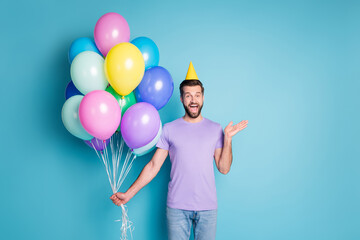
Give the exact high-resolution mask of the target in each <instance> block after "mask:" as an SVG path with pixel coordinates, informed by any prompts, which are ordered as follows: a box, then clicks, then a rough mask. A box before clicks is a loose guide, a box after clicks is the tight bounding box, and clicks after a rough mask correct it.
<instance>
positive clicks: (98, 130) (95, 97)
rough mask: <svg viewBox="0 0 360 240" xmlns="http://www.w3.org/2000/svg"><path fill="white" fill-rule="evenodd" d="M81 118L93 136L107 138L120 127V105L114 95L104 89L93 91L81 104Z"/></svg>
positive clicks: (85, 127)
mask: <svg viewBox="0 0 360 240" xmlns="http://www.w3.org/2000/svg"><path fill="white" fill-rule="evenodd" d="M79 118H80V122H81V124H82V126H83V127H84V129H85V130H86V131H87V132H88V133H89V134H91V135H92V136H94V137H96V138H98V139H101V140H106V139H108V138H110V137H111V136H112V135H113V134H114V132H115V131H116V129H117V128H118V127H119V124H120V120H121V110H120V105H119V104H118V102H117V101H116V99H115V98H114V96H113V95H111V94H110V93H108V92H106V91H104V90H95V91H91V92H89V93H88V94H86V95H85V97H84V98H83V99H82V101H81V103H80V106H79Z"/></svg>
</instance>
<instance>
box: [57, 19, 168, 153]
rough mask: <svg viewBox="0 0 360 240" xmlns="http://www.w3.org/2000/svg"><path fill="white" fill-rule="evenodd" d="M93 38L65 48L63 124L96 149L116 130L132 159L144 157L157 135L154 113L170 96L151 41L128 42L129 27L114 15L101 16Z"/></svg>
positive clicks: (140, 39)
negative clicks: (67, 67)
mask: <svg viewBox="0 0 360 240" xmlns="http://www.w3.org/2000/svg"><path fill="white" fill-rule="evenodd" d="M94 39H95V42H94V41H93V40H92V39H90V38H85V37H82V38H78V39H76V40H75V41H74V42H73V43H72V44H71V46H70V49H69V63H70V64H71V68H70V74H71V79H72V81H70V82H69V84H68V86H67V87H66V92H65V96H66V102H65V104H64V106H63V109H62V120H63V123H64V125H65V127H66V129H67V130H68V131H69V132H70V133H71V134H73V135H74V136H76V137H78V138H80V139H83V140H85V141H90V142H94V144H96V149H97V150H103V148H104V147H105V146H106V145H107V144H106V143H107V142H106V140H108V139H110V137H111V136H112V135H113V134H114V133H115V132H116V131H121V135H122V136H123V138H124V141H125V142H126V144H127V145H128V147H129V148H131V149H132V150H133V153H134V154H136V155H137V156H140V155H143V154H146V153H147V152H149V151H150V150H151V149H152V148H153V147H154V146H155V144H156V142H157V140H158V138H159V135H160V133H161V129H162V127H161V121H160V117H159V114H158V111H157V110H159V109H161V108H163V107H164V106H165V105H166V104H167V102H168V101H169V99H170V97H171V96H172V93H173V89H174V84H173V80H172V77H171V75H170V73H169V72H168V71H167V70H166V69H165V68H163V67H161V66H158V64H159V50H158V47H157V46H156V44H155V43H154V42H153V41H152V40H151V39H150V38H147V37H138V38H136V39H134V40H132V41H131V42H129V40H130V29H129V25H128V23H127V21H126V20H125V19H124V18H123V17H122V16H121V15H120V14H118V13H113V12H112V13H107V14H105V15H103V16H102V17H100V19H99V20H98V21H97V23H96V25H95V30H94ZM120 123H121V124H120ZM92 139H94V140H92ZM98 140H102V141H105V142H103V144H97V143H98ZM100 142H101V141H100Z"/></svg>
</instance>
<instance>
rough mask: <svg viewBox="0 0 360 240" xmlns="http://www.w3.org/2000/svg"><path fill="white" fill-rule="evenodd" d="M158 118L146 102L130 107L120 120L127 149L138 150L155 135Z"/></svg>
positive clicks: (154, 109) (155, 111)
mask: <svg viewBox="0 0 360 240" xmlns="http://www.w3.org/2000/svg"><path fill="white" fill-rule="evenodd" d="M159 126H160V116H159V113H158V111H157V110H156V108H155V107H154V106H153V105H151V104H149V103H146V102H140V103H136V104H134V105H132V106H131V107H130V108H129V109H128V110H127V111H126V112H125V114H124V116H123V118H122V120H121V125H120V127H121V134H122V137H123V139H124V141H125V143H126V144H127V145H128V147H129V148H131V149H134V148H140V147H143V146H145V145H146V144H148V143H150V142H151V141H152V140H153V139H154V138H155V137H156V135H157V133H158V131H159Z"/></svg>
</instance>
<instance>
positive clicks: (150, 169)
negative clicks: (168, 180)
mask: <svg viewBox="0 0 360 240" xmlns="http://www.w3.org/2000/svg"><path fill="white" fill-rule="evenodd" d="M159 170H160V169H159V168H157V167H155V166H154V164H153V162H152V161H150V162H149V163H148V164H146V166H145V167H144V169H143V170H142V171H141V173H140V175H139V177H138V178H137V179H136V181H135V182H134V183H133V184H132V185H131V187H130V188H129V189H128V190H127V191H126V195H127V196H128V197H129V199H131V198H132V197H133V196H135V194H136V193H137V192H139V191H140V189H142V188H143V187H145V186H146V185H147V184H148V183H149V182H151V180H152V179H153V178H154V177H155V176H156V175H157V173H158V172H159Z"/></svg>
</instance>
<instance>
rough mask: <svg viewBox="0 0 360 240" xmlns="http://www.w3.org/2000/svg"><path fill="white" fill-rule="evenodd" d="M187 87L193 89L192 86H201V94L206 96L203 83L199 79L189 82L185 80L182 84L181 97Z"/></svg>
mask: <svg viewBox="0 0 360 240" xmlns="http://www.w3.org/2000/svg"><path fill="white" fill-rule="evenodd" d="M185 86H188V87H192V86H200V87H201V93H202V94H203V95H204V90H205V89H204V87H203V85H202V83H201V82H200V80H198V79H189V80H184V81H182V83H181V84H180V87H179V88H180V95H181V96H182V95H183V94H184V90H183V88H184V87H185Z"/></svg>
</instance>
